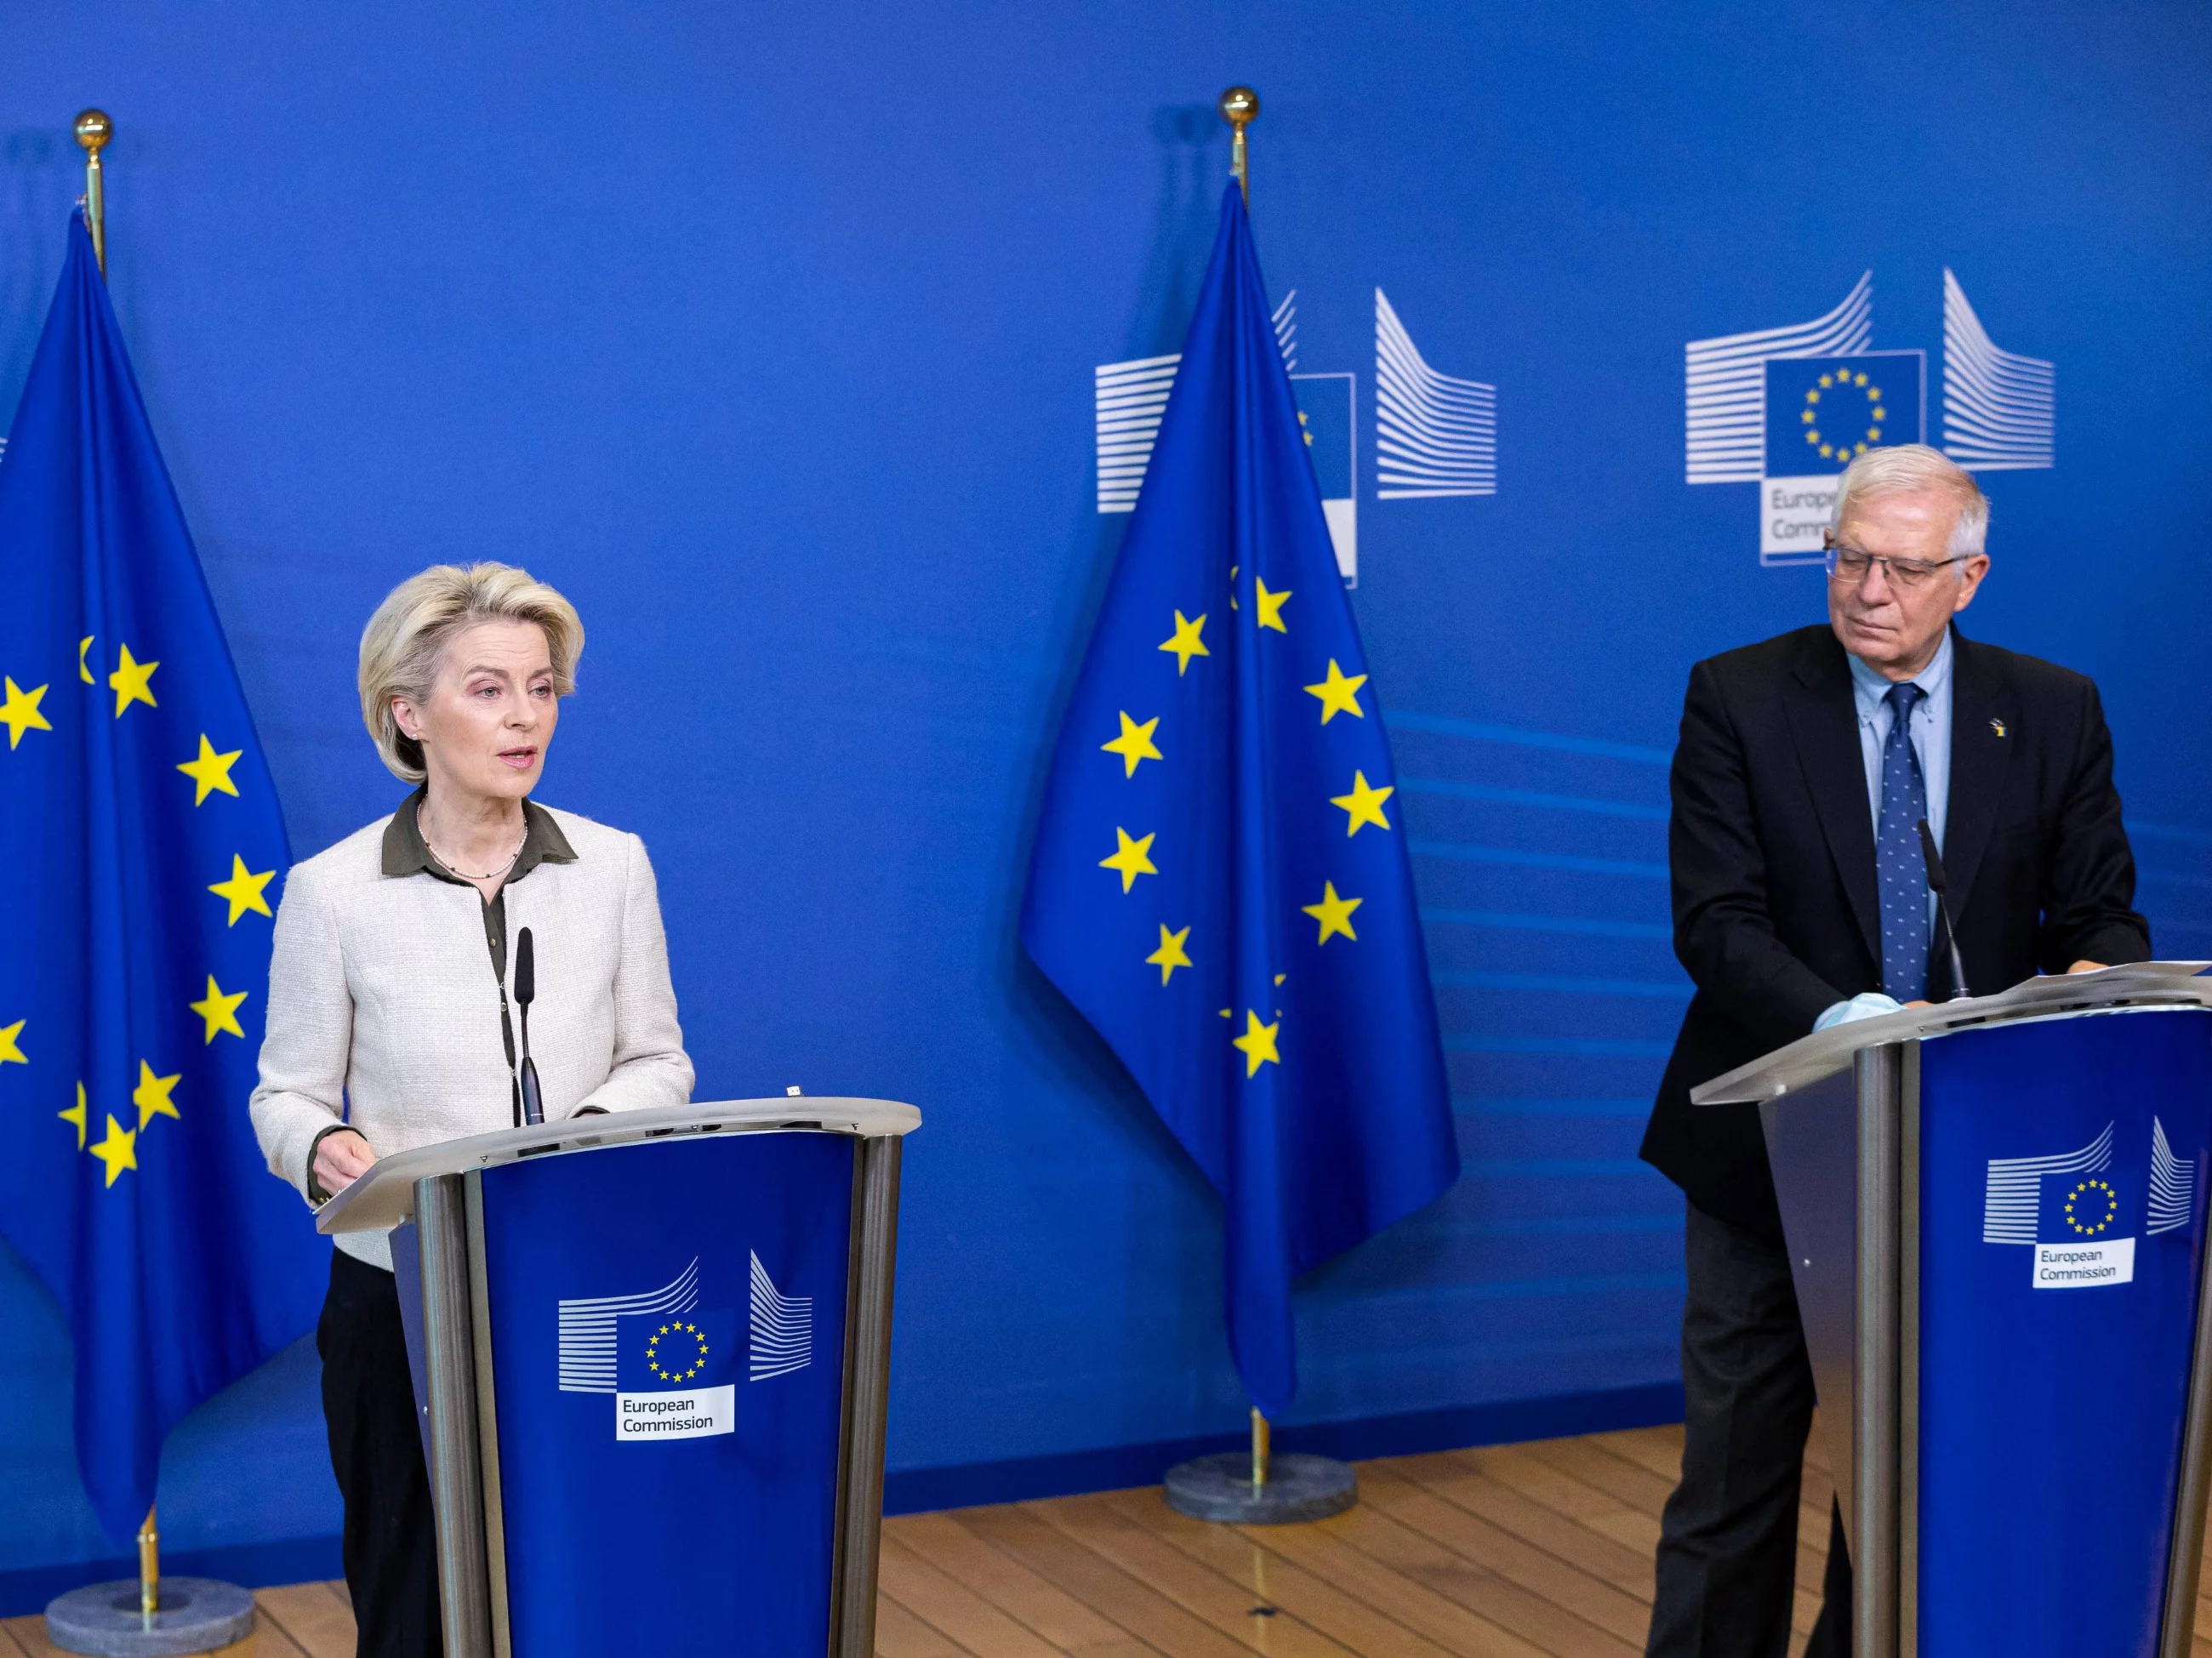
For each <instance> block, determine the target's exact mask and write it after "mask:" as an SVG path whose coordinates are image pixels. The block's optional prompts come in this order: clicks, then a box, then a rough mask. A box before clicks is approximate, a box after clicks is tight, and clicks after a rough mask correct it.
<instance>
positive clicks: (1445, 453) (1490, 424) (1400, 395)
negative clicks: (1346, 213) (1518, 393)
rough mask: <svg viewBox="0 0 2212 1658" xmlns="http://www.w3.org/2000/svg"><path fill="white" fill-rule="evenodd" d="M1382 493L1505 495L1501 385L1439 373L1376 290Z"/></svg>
mask: <svg viewBox="0 0 2212 1658" xmlns="http://www.w3.org/2000/svg"><path fill="white" fill-rule="evenodd" d="M1375 483H1376V489H1375V494H1376V498H1377V499H1379V500H1383V501H1413V500H1420V499H1423V498H1425V497H1430V496H1436V495H1496V494H1497V493H1498V388H1497V387H1496V386H1486V385H1484V384H1483V383H1482V382H1481V381H1480V380H1456V379H1454V378H1453V377H1452V376H1451V375H1449V374H1438V373H1437V371H1436V370H1435V369H1433V368H1431V367H1429V365H1428V364H1427V363H1426V362H1425V361H1423V360H1422V357H1421V354H1420V352H1419V350H1417V349H1414V345H1413V337H1412V336H1411V335H1409V334H1408V333H1407V332H1406V325H1405V324H1404V323H1402V322H1401V321H1399V319H1398V313H1396V312H1395V311H1394V310H1392V309H1391V308H1390V301H1389V300H1388V299H1387V298H1385V297H1384V296H1383V290H1382V289H1381V288H1376V290H1375Z"/></svg>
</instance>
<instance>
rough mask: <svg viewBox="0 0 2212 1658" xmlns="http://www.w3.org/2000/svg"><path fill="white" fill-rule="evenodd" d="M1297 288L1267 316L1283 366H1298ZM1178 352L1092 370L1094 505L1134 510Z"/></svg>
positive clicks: (1172, 385)
mask: <svg viewBox="0 0 2212 1658" xmlns="http://www.w3.org/2000/svg"><path fill="white" fill-rule="evenodd" d="M1297 300H1298V290H1297V288H1292V289H1291V291H1290V292H1289V293H1287V294H1285V295H1283V302H1282V303H1281V304H1280V305H1279V306H1277V307H1275V314H1274V316H1273V319H1272V320H1273V324H1274V327H1275V347H1276V349H1278V350H1279V351H1280V352H1281V353H1282V354H1283V367H1285V369H1295V368H1297V366H1298V356H1297V352H1298V320H1297V319H1298V310H1297ZM1181 366H1182V352H1180V351H1176V352H1170V354H1169V355H1166V356H1164V357H1133V358H1131V359H1130V360H1129V361H1127V362H1102V363H1100V364H1099V365H1098V367H1096V368H1094V369H1092V370H1091V380H1092V388H1091V395H1092V397H1093V398H1094V399H1095V403H1094V413H1095V418H1096V421H1097V439H1098V510H1099V511H1100V512H1102V513H1133V512H1135V511H1136V510H1137V492H1138V490H1139V489H1142V488H1143V487H1144V483H1145V468H1146V467H1147V466H1149V465H1152V445H1153V444H1154V443H1155V442H1157V441H1158V439H1159V435H1160V416H1162V415H1164V414H1165V413H1167V408H1168V393H1169V392H1172V391H1174V390H1175V377H1176V369H1177V368H1178V367H1181Z"/></svg>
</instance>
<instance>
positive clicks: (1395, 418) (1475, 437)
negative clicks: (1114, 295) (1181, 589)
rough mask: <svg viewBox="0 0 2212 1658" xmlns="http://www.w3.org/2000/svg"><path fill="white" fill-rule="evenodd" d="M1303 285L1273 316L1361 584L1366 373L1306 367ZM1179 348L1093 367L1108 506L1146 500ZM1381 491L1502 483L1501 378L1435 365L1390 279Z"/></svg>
mask: <svg viewBox="0 0 2212 1658" xmlns="http://www.w3.org/2000/svg"><path fill="white" fill-rule="evenodd" d="M1297 298H1298V294H1297V289H1296V288H1292V289H1291V291H1290V292H1289V293H1288V294H1285V295H1284V296H1283V302H1282V303H1281V304H1280V305H1279V306H1278V307H1275V313H1274V316H1273V323H1274V328H1275V343H1276V345H1277V347H1278V348H1279V349H1280V350H1281V352H1282V354H1283V366H1284V367H1285V368H1287V369H1289V370H1290V373H1291V395H1292V396H1293V397H1295V398H1297V405H1298V420H1299V423H1300V424H1301V425H1302V426H1303V427H1304V428H1305V440H1306V450H1307V453H1308V454H1309V455H1310V457H1311V459H1312V460H1313V465H1314V477H1315V479H1316V482H1317V483H1319V484H1320V485H1321V495H1322V512H1323V513H1325V514H1326V515H1327V517H1328V533H1329V540H1330V542H1331V543H1332V544H1333V545H1334V550H1335V553H1336V568H1337V573H1338V574H1340V575H1341V576H1342V577H1343V578H1344V583H1345V586H1347V587H1356V586H1358V585H1359V457H1358V427H1359V410H1358V402H1359V377H1358V375H1357V374H1350V373H1307V374H1300V373H1299V372H1298V325H1297ZM1181 364H1182V356H1181V355H1180V354H1170V355H1167V356H1160V357H1139V358H1135V359H1133V360H1132V361H1127V362H1102V363H1100V364H1098V365H1097V367H1096V368H1094V369H1093V370H1092V371H1091V395H1092V398H1093V399H1094V405H1095V416H1096V428H1097V454H1098V510H1099V511H1100V512H1102V513H1128V512H1133V511H1135V510H1136V506H1137V492H1138V490H1139V489H1140V488H1141V487H1142V486H1143V484H1144V481H1145V469H1146V466H1147V465H1150V464H1151V461H1152V443H1153V440H1155V439H1156V438H1157V437H1158V434H1159V429H1160V416H1161V414H1162V413H1163V412H1164V410H1166V408H1167V406H1168V393H1169V392H1170V391H1172V390H1173V389H1174V386H1175V377H1176V368H1177V367H1180V366H1181ZM1375 486H1376V487H1375V499H1376V500H1377V501H1431V500H1438V499H1443V498H1448V497H1452V496H1461V495H1496V494H1497V493H1498V388H1497V387H1496V386H1492V385H1489V384H1486V382H1484V381H1481V380H1462V379H1460V378H1459V377H1457V376H1456V375H1452V374H1443V373H1441V372H1440V371H1438V370H1437V369H1435V368H1432V367H1430V366H1429V363H1428V361H1427V359H1426V358H1425V357H1423V356H1422V355H1421V353H1420V350H1419V348H1418V347H1417V346H1415V345H1414V343H1413V336H1412V335H1411V334H1409V333H1408V332H1407V330H1406V325H1405V323H1404V322H1403V321H1402V320H1401V319H1400V317H1399V315H1398V313H1397V312H1396V311H1395V310H1394V309H1393V308H1392V307H1391V305H1390V301H1389V297H1388V296H1387V295H1384V293H1383V290H1382V289H1381V288H1376V290H1375Z"/></svg>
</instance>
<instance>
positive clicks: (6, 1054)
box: [0, 1019, 30, 1065]
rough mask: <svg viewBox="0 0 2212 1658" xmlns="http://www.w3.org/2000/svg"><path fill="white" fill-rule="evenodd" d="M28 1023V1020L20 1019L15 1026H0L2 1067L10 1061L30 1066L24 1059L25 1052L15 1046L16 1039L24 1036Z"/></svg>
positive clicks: (0, 1063) (0, 1059)
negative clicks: (24, 1028)
mask: <svg viewBox="0 0 2212 1658" xmlns="http://www.w3.org/2000/svg"><path fill="white" fill-rule="evenodd" d="M28 1023H30V1021H29V1020H28V1019H18V1020H16V1021H15V1023H13V1024H0V1065H5V1064H7V1063H8V1061H9V1060H15V1063H16V1064H17V1065H28V1064H30V1061H29V1060H27V1059H25V1058H24V1057H23V1050H22V1049H21V1048H18V1047H17V1046H16V1045H15V1038H16V1037H18V1036H20V1035H22V1034H23V1027H24V1026H25V1025H27V1024H28Z"/></svg>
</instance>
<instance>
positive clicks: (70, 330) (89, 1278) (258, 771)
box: [0, 220, 328, 1538]
mask: <svg viewBox="0 0 2212 1658" xmlns="http://www.w3.org/2000/svg"><path fill="white" fill-rule="evenodd" d="M0 591H4V592H5V594H6V598H5V600H4V602H0V699H4V700H0V728H4V731H5V732H6V736H7V747H6V749H5V750H4V751H0V1226H4V1228H5V1230H6V1232H7V1236H8V1237H9V1241H10V1242H13V1243H14V1244H15V1248H17V1249H18V1250H20V1251H21V1254H22V1255H23V1257H24V1258H25V1260H27V1261H28V1262H29V1263H30V1265H31V1266H32V1268H33V1271H35V1272H37V1273H38V1275H39V1277H40V1278H41V1279H43V1280H44V1281H45V1283H46V1285H47V1287H48V1288H49V1289H51V1290H52V1292H53V1294H54V1296H55V1298H56V1299H57V1300H58V1301H59V1302H60V1303H61V1306H62V1309H63V1311H64V1314H65V1315H66V1316H67V1317H68V1319H69V1321H70V1330H71V1332H72V1333H73V1335H74V1337H75V1339H76V1442H77V1464H78V1467H80V1468H81V1469H82V1473H83V1476H84V1484H85V1489H86V1491H88V1493H89V1495H90V1497H91V1498H92V1503H93V1508H94V1511H95V1512H96V1513H97V1514H98V1515H99V1517H100V1522H101V1523H102V1524H103V1525H104V1526H105V1527H106V1528H107V1530H108V1531H109V1532H110V1533H112V1534H113V1535H115V1536H116V1537H118V1538H123V1537H128V1536H129V1535H130V1534H131V1533H133V1532H134V1531H136V1530H137V1527H138V1525H139V1522H140V1521H143V1519H144V1518H145V1515H146V1510H147V1509H148V1508H149V1506H150V1505H151V1504H152V1503H153V1500H154V1484H155V1470H156V1468H157V1467H158V1465H159V1462H160V1459H161V1442H162V1440H163V1438H164V1437H165V1436H167V1433H168V1430H170V1429H171V1428H172V1427H173V1426H174V1425H175V1424H176V1423H177V1422H178V1421H179V1418H182V1417H183V1416H184V1415H185V1413H186V1412H188V1411H190V1410H191V1408H192V1407H193V1406H195V1405H197V1404H198V1403H199V1401H200V1400H204V1399H205V1398H207V1397H208V1396H209V1395H210V1394H213V1393H215V1392H216V1391H218V1390H219V1389H221V1388H223V1387H224V1386H226V1385H227V1384H228V1383H229V1382H232V1381H234V1380H235V1379H236V1378H237V1377H239V1376H242V1375H244V1374H245V1373H246V1372H247V1371H248V1370H252V1369H253V1368H254V1367H255V1366H257V1365H258V1364H259V1363H262V1362H263V1361H264V1359H266V1358H268V1357H270V1355H271V1354H272V1353H274V1352H275V1351H276V1350H277V1349H278V1348H279V1347H281V1346H283V1345H284V1344H286V1343H287V1342H289V1341H291V1340H293V1339H295V1338H296V1337H297V1336H299V1335H300V1334H301V1333H303V1332H304V1331H306V1330H307V1328H308V1327H310V1325H311V1324H312V1323H313V1320H314V1316H315V1309H316V1305H317V1303H318V1301H319V1294H320V1287H321V1280H322V1279H323V1278H324V1277H325V1274H326V1272H327V1270H328V1268H327V1248H326V1246H323V1245H321V1244H319V1242H318V1241H317V1240H316V1239H314V1237H313V1235H312V1233H311V1232H310V1231H309V1230H308V1229H307V1225H306V1224H305V1221H304V1217H303V1216H302V1214H301V1209H300V1206H299V1200H298V1199H296V1198H295V1197H293V1196H292V1195H291V1194H290V1193H288V1192H287V1191H286V1190H285V1188H284V1187H282V1186H280V1185H279V1184H277V1182H276V1181H272V1180H270V1178H269V1175H268V1172H267V1170H266V1169H265V1168H264V1165H263V1163H262V1160H261V1157H260V1154H259V1152H258V1150H257V1149H256V1147H255V1145H254V1139H253V1129H252V1124H251V1123H250V1122H249V1121H247V1118H246V1098H247V1096H248V1095H249V1094H250V1093H251V1092H252V1087H253V1078H254V1060H255V1056H256V1054H257V1053H258V1050H259V1048H260V1044H261V1019H262V1009H263V1008H264V1006H265V1005H267V1002H268V987H269V985H268V980H269V943H270V926H271V912H272V911H274V909H275V908H276V899H277V896H278V882H279V878H280V877H281V873H282V872H283V870H284V868H285V866H286V865H287V864H288V863H289V858H288V856H287V853H286V848H285V841H284V825H283V819H282V818H281V817H279V816H278V812H277V805H276V793H275V792H274V791H273V790H272V789H271V788H270V780H269V770H268V768H267V767H266V766H265V765H264V763H263V762H262V756H261V749H260V745H259V744H258V743H257V742H256V741H255V738H254V734H253V726H252V720H251V719H250V718H249V717H248V715H247V714H246V701H245V698H244V697H243V696H242V695H240V691H239V686H238V676H237V674H236V673H235V671H234V670H233V668H232V666H231V661H230V654H229V652H228V650H227V649H226V648H225V647H224V644H223V637H222V629H221V627H220V626H219V625H218V624H217V623H216V615H215V608H214V606H213V604H211V603H210V600H209V598H208V591H207V585H206V582H205V581H204V579H203V578H202V576H201V574H200V565H199V558H198V556H197V554H196V553H195V552H194V551H193V550H192V543H191V537H190V536H189V535H188V534H187V533H186V531H185V522H184V517H183V514H182V513H181V512H180V511H179V508H178V505H177V498H176V494H175V491H174V490H173V489H171V487H170V484H169V477H168V473H167V471H166V470H165V469H164V468H163V466H162V465H161V454H160V452H159V451H158V450H156V449H155V446H154V434H153V433H152V431H151V430H150V429H149V427H148V425H147V421H146V410H145V408H144V405H143V404H142V403H141V402H140V400H139V397H138V387H137V381H136V380H134V379H133V378H132V376H131V364H130V361H129V360H128V359H127V358H126V357H125V355H124V350H123V340H122V337H121V335H120V333H119V332H118V330H117V328H116V324H115V313H114V312H113V311H112V310H111V309H110V308H109V306H108V301H107V290H106V285H105V284H104V283H103V282H101V280H100V271H99V267H98V265H97V264H95V262H94V258H93V252H92V242H91V239H90V238H89V237H88V235H87V234H86V233H85V228H84V225H83V222H82V220H77V221H73V222H72V224H71V228H70V234H69V254H68V259H67V262H66V264H65V266H64V270H63V272H62V280H61V288H60V291H59V292H58V293H57V294H56V295H55V296H54V303H53V308H52V311H51V312H50V313H48V315H47V318H46V331H45V333H44V335H43V336H42V337H40V342H39V348H38V352H37V355H36V356H35V357H34V358H33V361H32V364H31V373H30V378H29V380H28V382H27V384H26V386H25V387H24V390H23V398H22V403H21V405H20V407H19V408H18V409H17V410H16V415H15V426H14V428H13V429H12V431H11V432H10V434H9V442H8V447H7V451H6V457H5V460H4V462H0Z"/></svg>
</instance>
